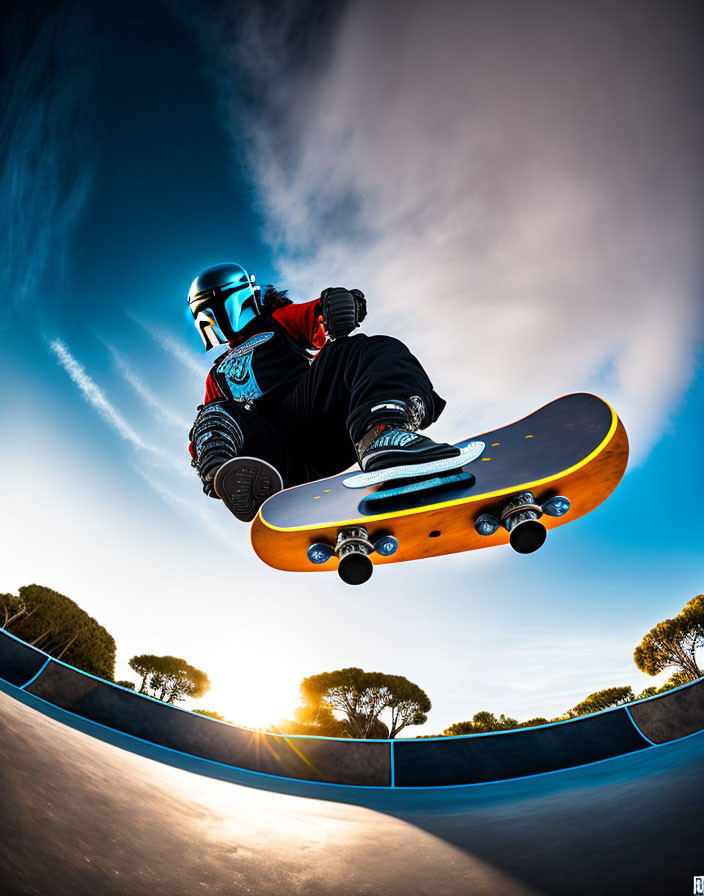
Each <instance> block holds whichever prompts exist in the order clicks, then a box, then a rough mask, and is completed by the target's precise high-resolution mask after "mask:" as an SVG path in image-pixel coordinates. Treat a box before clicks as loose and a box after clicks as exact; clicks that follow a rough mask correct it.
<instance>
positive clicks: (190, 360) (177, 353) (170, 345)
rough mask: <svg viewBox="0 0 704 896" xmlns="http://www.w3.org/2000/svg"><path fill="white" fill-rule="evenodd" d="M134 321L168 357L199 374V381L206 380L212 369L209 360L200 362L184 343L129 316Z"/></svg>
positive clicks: (137, 318) (134, 316)
mask: <svg viewBox="0 0 704 896" xmlns="http://www.w3.org/2000/svg"><path fill="white" fill-rule="evenodd" d="M129 316H130V317H131V318H132V320H133V321H134V322H135V323H136V324H139V326H140V327H142V329H143V330H144V331H145V332H146V333H148V334H149V336H151V338H152V339H153V340H154V341H155V342H156V343H157V345H159V346H160V347H161V348H162V349H163V350H164V351H165V352H166V353H167V354H168V355H170V356H171V357H172V358H175V359H176V360H177V361H178V362H179V363H180V364H182V365H183V366H184V367H185V368H186V369H187V370H188V371H189V372H190V373H195V374H197V376H198V378H199V380H200V379H202V378H204V377H205V375H206V373H207V372H208V370H209V368H210V363H209V360H208V359H205V361H204V362H203V361H199V360H198V358H197V357H196V355H194V353H193V352H192V351H191V350H190V349H189V348H188V347H187V346H186V345H184V344H183V343H182V342H179V340H178V339H175V338H174V337H173V336H170V335H169V334H168V333H165V332H164V331H163V330H160V329H157V327H154V326H152V325H151V324H149V323H147V322H146V321H144V320H142V319H141V318H140V317H137V316H136V315H135V314H131V313H130V314H129Z"/></svg>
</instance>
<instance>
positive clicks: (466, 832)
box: [0, 632, 704, 896]
mask: <svg viewBox="0 0 704 896" xmlns="http://www.w3.org/2000/svg"><path fill="white" fill-rule="evenodd" d="M703 685H704V682H699V683H694V684H692V685H689V686H686V687H684V688H679V689H676V690H675V691H671V692H669V693H668V694H666V695H662V696H661V697H657V698H654V699H652V700H649V701H641V702H639V703H635V704H631V706H630V707H629V708H628V709H624V708H618V709H616V710H612V711H607V712H604V713H599V714H596V715H595V716H590V717H586V718H583V719H580V720H576V721H574V722H567V723H561V724H558V725H548V726H541V727H537V728H534V729H524V730H520V731H518V732H515V733H510V732H506V733H500V734H495V735H480V736H473V737H464V738H442V739H420V740H408V741H398V742H396V743H395V744H394V743H390V742H388V741H373V742H355V741H350V740H335V739H332V740H329V739H325V738H319V739H316V738H284V737H275V736H273V735H262V734H258V733H256V732H252V731H248V730H247V729H241V728H235V727H233V726H229V725H223V724H221V723H218V722H215V721H213V720H209V719H206V718H203V717H198V716H194V715H193V714H191V713H188V712H185V711H183V710H179V709H177V708H173V707H167V706H164V705H163V704H160V703H158V702H157V701H153V700H150V699H149V698H145V697H143V696H140V695H137V694H134V693H133V692H130V691H126V690H124V689H121V688H118V687H117V686H115V685H111V684H109V683H107V682H103V681H101V680H99V679H95V678H91V677H90V676H87V675H85V673H82V672H79V671H78V670H74V669H71V667H68V666H65V665H64V664H62V663H58V662H56V661H55V660H49V658H48V657H46V656H45V655H43V654H41V652H39V651H36V650H34V649H33V648H30V647H28V646H27V645H25V644H23V643H22V642H19V641H17V640H16V639H14V638H12V637H11V636H9V635H7V633H2V632H0V762H1V763H2V766H1V767H2V770H3V789H2V795H1V796H0V808H1V809H2V812H0V893H2V894H3V896H4V894H25V893H26V894H30V893H32V894H36V893H41V894H43V893H51V894H64V893H65V894H72V896H73V894H81V893H91V894H93V893H101V894H102V893H105V894H112V893H115V894H117V893H124V894H130V896H132V894H135V896H139V894H142V893H143V894H145V896H146V894H150V896H151V894H162V893H163V894H180V893H183V894H192V893H206V894H211V893H217V894H220V893H222V894H233V893H254V894H259V893H261V894H269V893H271V894H289V893H293V894H298V893H300V894H312V896H316V894H355V896H356V894H365V893H370V894H371V893H374V894H389V896H395V894H403V896H406V894H433V896H434V894H445V893H447V894H454V893H456V894H466V893H476V894H484V893H486V894H489V893H491V894H499V893H501V894H504V893H505V894H533V893H548V894H553V893H554V894H560V896H563V894H573V893H574V894H582V893H584V894H587V893H589V894H591V893H596V892H599V893H607V894H608V893H614V894H628V893H638V894H642V893H658V894H660V893H663V894H665V893H668V894H669V893H673V894H676V893H690V892H692V887H693V884H692V881H693V877H694V876H695V875H698V874H704V833H702V826H701V806H702V805H704V734H703V733H702V728H704V724H703V719H704V686H703ZM293 757H296V758H295V759H294V758H293ZM154 760H157V761H154ZM238 763H239V764H238ZM356 782H363V783H356ZM417 782H423V783H422V784H419V783H417Z"/></svg>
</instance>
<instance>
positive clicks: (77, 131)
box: [0, 4, 95, 327]
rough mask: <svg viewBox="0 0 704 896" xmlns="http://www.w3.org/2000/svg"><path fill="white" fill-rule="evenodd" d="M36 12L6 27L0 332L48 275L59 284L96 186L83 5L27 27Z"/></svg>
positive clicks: (89, 50) (36, 297) (18, 12)
mask: <svg viewBox="0 0 704 896" xmlns="http://www.w3.org/2000/svg"><path fill="white" fill-rule="evenodd" d="M31 15H32V12H31V9H30V8H29V7H28V8H27V9H26V10H22V9H21V8H20V7H19V5H16V6H15V14H14V16H12V15H11V16H10V17H9V18H8V20H7V21H5V22H4V23H3V30H4V33H5V35H6V36H7V39H6V40H5V41H4V43H3V52H4V68H5V74H6V77H5V81H4V82H3V85H2V108H3V111H2V118H1V119H0V147H1V149H0V161H1V164H0V169H1V170H0V204H1V205H2V216H0V254H1V255H2V264H1V265H0V289H1V290H2V294H3V297H4V298H3V303H2V311H0V327H2V326H4V325H6V324H7V323H8V322H9V321H10V319H11V318H12V316H13V314H14V312H15V310H16V309H17V308H19V307H20V306H22V305H24V304H26V303H28V302H31V305H32V308H33V309H37V308H38V306H39V305H40V304H41V297H42V285H43V283H44V280H45V278H46V276H47V274H48V272H49V271H50V270H51V271H52V275H53V277H54V279H56V274H57V272H58V273H59V274H60V273H61V272H62V271H63V269H64V266H65V262H66V258H67V256H68V254H69V251H70V244H71V239H72V236H73V232H74V228H75V225H76V223H77V221H78V220H79V218H80V216H81V213H82V212H83V209H84V207H85V204H86V200H87V198H88V195H89V191H90V186H91V181H92V172H91V166H90V153H89V152H87V151H86V145H87V144H86V121H87V120H88V119H87V118H86V116H85V115H84V114H83V111H82V110H83V103H84V99H85V97H86V93H87V90H88V85H89V84H90V83H91V71H92V68H93V62H94V58H95V53H94V49H93V46H92V44H91V40H90V30H89V27H88V26H87V23H86V21H85V15H86V9H85V8H83V7H81V6H79V5H78V4H75V5H74V4H63V5H62V6H61V7H60V8H59V9H57V10H54V11H52V12H50V13H49V14H48V15H46V16H43V17H42V22H41V24H40V25H37V23H36V22H32V23H31V28H29V27H26V26H27V21H26V19H28V17H30V16H31ZM35 28H36V31H35V33H34V36H33V38H32V40H31V42H30V43H27V42H26V41H25V40H24V39H23V38H24V37H25V36H26V35H27V34H29V33H31V31H32V29H35ZM10 38H12V39H10Z"/></svg>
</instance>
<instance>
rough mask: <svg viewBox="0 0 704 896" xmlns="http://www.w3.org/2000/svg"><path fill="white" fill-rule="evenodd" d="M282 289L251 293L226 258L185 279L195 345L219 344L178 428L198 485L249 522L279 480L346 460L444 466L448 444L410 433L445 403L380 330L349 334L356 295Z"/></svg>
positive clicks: (250, 284)
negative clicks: (199, 395)
mask: <svg viewBox="0 0 704 896" xmlns="http://www.w3.org/2000/svg"><path fill="white" fill-rule="evenodd" d="M286 295H287V291H286V290H284V291H279V290H276V289H274V288H273V287H272V286H269V287H268V288H267V290H266V291H265V293H264V296H262V295H261V292H260V289H259V287H258V286H257V284H256V283H255V279H254V277H253V276H250V275H249V274H248V273H247V272H246V271H245V269H244V268H243V267H241V266H240V265H238V264H234V263H228V264H219V265H216V266H215V267H211V268H206V269H205V270H204V271H201V273H200V274H198V276H197V277H196V279H195V280H194V281H193V283H192V285H191V288H190V291H189V294H188V302H189V306H190V309H191V312H192V314H193V319H194V321H195V325H196V327H197V329H198V331H199V333H200V335H201V338H202V339H203V342H204V344H205V348H206V351H208V350H209V349H212V348H215V347H216V346H218V345H227V346H228V348H227V350H226V351H225V352H224V353H223V354H221V355H220V356H219V357H218V358H217V359H216V361H215V363H214V364H213V367H212V368H211V370H210V373H209V374H208V378H207V382H206V389H205V400H204V403H203V404H202V405H199V407H198V414H197V416H196V419H195V423H194V424H193V427H192V429H191V432H190V439H191V443H190V452H191V458H192V464H193V466H194V467H195V468H196V470H197V471H198V475H199V476H200V478H201V481H202V483H203V491H204V492H205V493H206V494H207V495H209V496H210V497H213V498H217V497H222V498H223V499H224V501H225V503H226V504H227V506H228V507H229V509H230V510H231V511H232V512H233V513H234V514H235V516H236V517H238V519H241V520H243V521H249V520H251V519H253V518H254V516H255V515H256V513H257V510H258V509H259V507H260V505H261V504H262V503H263V502H264V501H265V500H266V499H267V498H268V497H269V496H270V495H272V494H274V493H275V492H277V491H279V490H280V489H281V488H283V487H289V486H292V485H298V484H300V483H302V482H309V481H312V480H315V479H321V478H324V477H327V476H332V475H334V474H336V473H340V472H341V471H343V470H345V469H346V468H347V467H349V466H350V465H351V464H353V463H354V461H355V460H357V461H358V462H359V465H360V467H361V468H362V470H364V471H365V472H370V471H375V470H382V469H383V470H387V469H388V468H390V467H397V466H404V467H407V465H412V469H413V472H414V473H415V472H417V473H418V475H422V474H423V472H424V470H425V469H428V465H429V464H431V463H432V465H433V467H432V468H433V471H438V470H447V469H453V468H455V467H456V466H457V465H458V458H459V457H460V451H459V450H458V449H457V448H455V447H454V446H452V445H448V444H446V443H436V442H433V441H432V440H431V439H429V438H427V437H426V436H422V435H419V434H418V432H417V430H418V429H424V428H425V427H427V426H429V425H430V424H431V423H433V422H434V421H435V420H436V419H437V418H438V416H439V415H440V413H441V411H442V409H443V407H444V406H445V401H444V400H443V399H442V398H440V397H439V396H438V395H437V394H436V392H435V391H434V390H433V387H432V384H431V382H430V380H429V379H428V376H427V374H426V373H425V371H424V370H423V368H422V367H421V365H420V363H419V362H418V360H417V359H416V358H415V357H414V356H413V355H412V354H411V353H410V351H409V350H408V349H407V348H406V346H405V345H403V343H401V342H399V341H398V340H397V339H394V338H392V337H390V336H365V335H363V334H357V335H355V336H350V334H351V333H352V332H353V331H354V330H355V329H356V328H357V327H358V326H359V325H360V324H361V322H362V321H363V320H364V318H365V317H366V314H367V305H366V300H365V298H364V294H363V293H362V292H361V291H360V290H358V289H345V288H343V287H329V288H327V289H324V290H323V291H322V293H321V295H320V298H318V299H314V300H313V301H312V302H306V303H302V304H294V303H293V302H291V300H290V299H288V298H287V297H286ZM405 472H406V473H408V470H407V469H406V471H405ZM216 474H218V478H217V481H216ZM216 486H217V490H218V492H219V495H218V493H216V490H215V489H216Z"/></svg>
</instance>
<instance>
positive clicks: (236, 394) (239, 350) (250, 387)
mask: <svg viewBox="0 0 704 896" xmlns="http://www.w3.org/2000/svg"><path fill="white" fill-rule="evenodd" d="M273 335H274V334H273V333H259V334H257V335H256V336H252V338H251V339H248V340H247V341H246V342H243V343H242V345H237V346H235V348H233V349H232V350H231V351H229V352H228V353H227V354H226V355H225V357H224V358H223V359H222V361H221V362H220V364H219V365H218V373H221V374H222V375H223V376H224V377H225V380H226V382H227V385H228V386H229V387H230V392H231V393H232V397H233V399H234V400H235V401H242V402H245V403H246V404H250V403H251V402H253V401H255V400H256V399H257V398H260V397H261V396H262V395H263V392H262V390H261V389H260V388H259V384H258V383H257V380H256V377H255V376H254V371H253V370H252V357H253V354H254V350H255V349H256V348H257V346H259V345H262V344H263V343H264V342H268V341H269V340H270V339H271V337H272V336H273Z"/></svg>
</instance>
